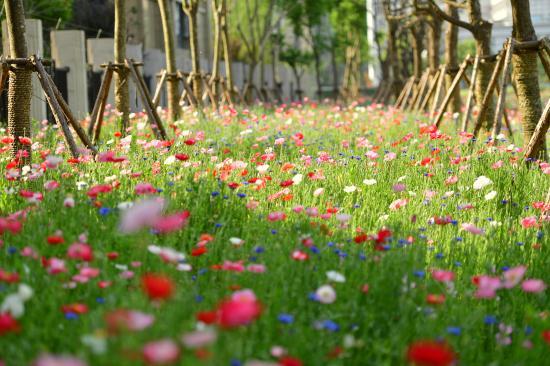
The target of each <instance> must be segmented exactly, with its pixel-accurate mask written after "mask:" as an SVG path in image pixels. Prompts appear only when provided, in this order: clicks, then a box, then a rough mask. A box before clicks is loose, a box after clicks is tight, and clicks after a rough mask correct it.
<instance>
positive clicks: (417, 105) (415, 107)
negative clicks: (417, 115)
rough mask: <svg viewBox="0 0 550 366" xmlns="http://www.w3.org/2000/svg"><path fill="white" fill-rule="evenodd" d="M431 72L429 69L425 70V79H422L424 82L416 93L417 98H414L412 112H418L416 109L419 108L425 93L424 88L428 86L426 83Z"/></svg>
mask: <svg viewBox="0 0 550 366" xmlns="http://www.w3.org/2000/svg"><path fill="white" fill-rule="evenodd" d="M430 76H431V72H430V70H429V69H427V70H426V77H425V78H424V81H423V82H422V84H421V85H420V90H419V91H418V96H417V98H416V101H415V102H414V105H413V110H414V111H415V112H416V111H418V108H420V103H421V102H422V99H423V98H422V97H423V96H424V93H425V91H426V86H428V81H429V80H430Z"/></svg>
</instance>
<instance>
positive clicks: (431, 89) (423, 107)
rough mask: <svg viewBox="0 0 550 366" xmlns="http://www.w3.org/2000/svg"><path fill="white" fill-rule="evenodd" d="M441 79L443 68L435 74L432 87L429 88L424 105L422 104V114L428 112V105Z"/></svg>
mask: <svg viewBox="0 0 550 366" xmlns="http://www.w3.org/2000/svg"><path fill="white" fill-rule="evenodd" d="M440 77H441V68H439V69H438V70H437V72H436V73H435V74H434V76H433V78H432V81H431V83H430V87H429V88H428V93H427V94H426V95H425V96H424V100H423V101H422V103H420V108H419V110H420V111H421V112H423V111H425V110H426V107H427V106H428V103H429V102H430V98H431V97H432V95H433V93H434V91H435V88H436V86H437V82H438V81H439V78H440Z"/></svg>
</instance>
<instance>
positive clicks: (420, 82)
mask: <svg viewBox="0 0 550 366" xmlns="http://www.w3.org/2000/svg"><path fill="white" fill-rule="evenodd" d="M429 73H430V70H429V69H426V70H425V71H424V72H423V73H422V77H420V80H418V83H417V84H416V89H415V90H414V94H413V97H412V99H411V100H410V101H409V104H408V109H409V110H412V109H413V108H414V105H415V104H416V101H417V99H418V98H419V95H420V91H421V89H422V86H423V85H424V83H425V82H426V77H427V75H428V74H429Z"/></svg>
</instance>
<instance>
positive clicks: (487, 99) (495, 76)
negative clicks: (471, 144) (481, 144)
mask: <svg viewBox="0 0 550 366" xmlns="http://www.w3.org/2000/svg"><path fill="white" fill-rule="evenodd" d="M503 64H504V57H502V51H501V52H500V57H499V58H498V62H497V64H496V65H495V68H494V70H493V74H492V75H491V80H490V81H489V85H488V86H487V91H486V92H485V95H484V96H483V101H482V103H481V108H480V110H479V114H478V116H477V120H476V124H475V126H474V136H475V137H477V134H478V133H479V130H480V129H481V123H482V122H483V119H484V118H485V114H486V113H487V108H488V106H489V103H490V102H491V99H492V97H493V93H494V91H495V87H496V85H497V80H498V75H499V74H500V72H501V71H502V66H503Z"/></svg>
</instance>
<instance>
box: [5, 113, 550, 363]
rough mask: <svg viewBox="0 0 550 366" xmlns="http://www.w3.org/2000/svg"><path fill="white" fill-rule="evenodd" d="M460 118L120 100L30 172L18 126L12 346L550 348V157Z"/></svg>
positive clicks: (542, 359) (44, 147)
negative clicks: (77, 141)
mask: <svg viewBox="0 0 550 366" xmlns="http://www.w3.org/2000/svg"><path fill="white" fill-rule="evenodd" d="M446 118H447V119H445V120H444V122H443V128H442V130H441V131H438V130H437V129H435V128H434V127H432V126H429V125H427V124H426V121H427V119H423V118H420V119H417V117H416V116H414V115H409V114H404V113H402V112H399V111H396V110H391V109H390V110H387V109H384V108H382V107H381V106H369V107H361V106H357V105H352V106H350V107H347V108H339V107H334V106H320V105H319V106H318V105H315V104H313V103H309V104H306V105H291V106H284V107H280V108H278V109H276V110H267V109H262V108H260V107H257V108H253V109H251V110H232V109H228V108H226V109H224V110H223V112H222V113H221V114H220V115H214V114H212V115H208V116H206V117H204V116H199V115H198V114H196V113H193V112H191V111H187V112H186V115H185V117H184V119H183V121H179V122H176V123H174V124H171V125H170V126H169V127H168V129H169V130H170V135H171V136H172V137H173V140H171V141H170V143H163V142H159V141H155V140H153V139H152V137H151V136H152V134H151V132H150V129H149V127H148V125H147V123H146V117H145V116H143V115H136V116H134V117H133V120H132V126H133V127H132V128H131V131H130V132H131V133H130V134H129V135H128V136H127V137H122V136H120V135H119V134H118V133H114V131H115V130H116V128H115V116H114V115H112V114H111V115H110V118H109V119H110V122H109V123H108V124H107V126H104V132H103V142H102V145H101V146H100V150H101V153H100V155H98V156H97V157H95V158H94V157H92V156H83V157H81V158H79V159H70V158H69V154H68V152H66V151H65V149H64V147H63V144H62V143H61V142H60V141H62V139H61V138H60V137H58V135H59V131H58V130H57V128H55V127H54V126H52V125H47V124H43V125H42V126H41V128H40V131H36V132H35V134H34V138H33V139H32V140H28V141H24V143H27V144H32V146H33V153H34V156H33V162H34V163H35V164H34V165H32V166H31V167H25V168H24V169H23V170H22V171H19V170H18V169H17V168H16V164H15V163H14V162H12V161H11V160H10V152H9V143H10V140H9V138H8V137H4V138H3V139H2V140H1V144H0V149H1V150H0V151H1V155H0V156H1V158H2V166H1V168H0V172H1V175H2V178H1V181H0V191H1V195H0V252H1V254H0V304H1V308H0V365H2V366H12V365H15V366H19V365H38V366H50V365H56V366H69V365H70V366H82V365H136V364H137V365H139V364H143V365H165V364H166V365H168V364H177V365H215V366H219V365H227V366H237V365H243V366H244V365H246V366H268V365H284V366H295V365H401V364H416V365H435V366H439V365H441V366H444V365H544V364H548V355H549V354H550V297H549V295H548V289H547V285H548V283H549V282H550V271H549V268H550V240H549V239H548V235H549V234H548V225H549V221H550V216H547V214H546V215H545V212H546V211H549V210H550V207H549V203H548V202H546V196H547V192H548V189H549V181H550V179H549V177H550V165H549V164H547V163H535V162H532V163H530V164H526V163H524V161H523V155H522V153H521V149H519V148H518V147H516V146H514V145H513V142H512V141H505V138H502V139H501V140H502V141H499V143H498V144H493V143H492V142H488V141H481V140H480V141H477V142H475V141H472V136H471V135H469V134H465V133H461V134H457V133H456V132H455V131H454V130H455V125H454V122H453V121H452V120H451V118H450V117H446ZM1 135H2V136H4V135H6V133H5V132H4V133H2V134H1ZM94 159H95V160H96V161H94Z"/></svg>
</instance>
